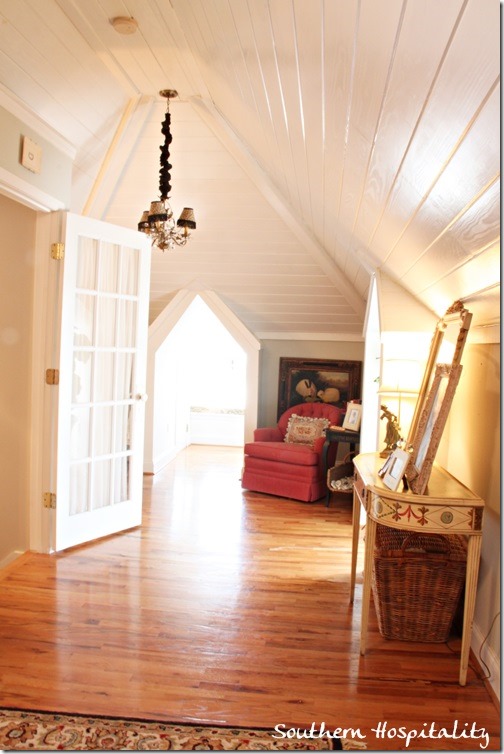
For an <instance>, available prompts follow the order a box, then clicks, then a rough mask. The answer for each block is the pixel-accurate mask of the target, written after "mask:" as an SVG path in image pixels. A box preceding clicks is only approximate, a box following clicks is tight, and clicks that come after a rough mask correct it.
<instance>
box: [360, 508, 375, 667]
mask: <svg viewBox="0 0 504 754" xmlns="http://www.w3.org/2000/svg"><path fill="white" fill-rule="evenodd" d="M375 539H376V521H373V519H371V518H369V517H368V519H367V521H366V549H365V551H364V584H363V587H362V617H361V640H360V653H361V655H364V654H366V638H367V631H368V622H369V607H370V601H371V578H372V572H373V558H374V546H375Z"/></svg>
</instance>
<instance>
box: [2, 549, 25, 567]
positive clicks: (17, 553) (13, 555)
mask: <svg viewBox="0 0 504 754" xmlns="http://www.w3.org/2000/svg"><path fill="white" fill-rule="evenodd" d="M25 552H26V550H13V551H12V552H11V553H9V554H8V555H7V556H6V557H5V558H3V559H2V560H0V569H2V568H6V567H7V566H8V565H10V564H11V563H12V562H13V561H14V560H16V559H17V558H20V557H21V555H24V554H25Z"/></svg>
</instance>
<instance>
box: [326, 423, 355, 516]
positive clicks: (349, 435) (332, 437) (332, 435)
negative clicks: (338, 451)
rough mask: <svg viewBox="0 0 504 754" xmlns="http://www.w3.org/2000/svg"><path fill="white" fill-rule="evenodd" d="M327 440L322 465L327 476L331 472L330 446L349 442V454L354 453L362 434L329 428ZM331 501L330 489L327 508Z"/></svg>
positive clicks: (341, 428) (338, 428)
mask: <svg viewBox="0 0 504 754" xmlns="http://www.w3.org/2000/svg"><path fill="white" fill-rule="evenodd" d="M325 438H326V439H325V443H324V447H323V448H322V464H323V467H324V469H325V471H326V474H327V472H328V470H329V469H328V463H327V453H328V451H329V447H330V445H331V444H332V443H333V442H337V443H340V442H347V443H348V444H349V452H350V453H353V452H354V450H355V448H356V447H357V445H358V444H359V443H360V432H354V431H352V430H350V429H343V427H328V428H327V429H326V433H325ZM330 500H331V491H330V490H329V488H328V490H327V496H326V507H327V506H328V505H329V502H330Z"/></svg>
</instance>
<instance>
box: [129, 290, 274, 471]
mask: <svg viewBox="0 0 504 754" xmlns="http://www.w3.org/2000/svg"><path fill="white" fill-rule="evenodd" d="M196 296H199V297H200V298H201V299H202V300H203V301H204V302H205V304H206V305H207V306H208V307H209V309H211V311H212V312H213V313H214V314H215V316H216V317H217V318H218V319H219V321H220V322H221V324H222V325H223V326H224V327H225V328H226V330H227V331H228V332H229V333H230V335H231V336H232V337H233V338H234V340H235V341H236V342H237V343H238V345H239V346H241V348H243V350H244V351H245V353H246V355H247V370H246V382H247V384H246V402H245V426H244V442H249V441H250V440H252V439H253V434H254V429H255V428H256V427H257V418H258V404H259V401H258V394H259V350H260V348H261V343H260V341H259V340H257V338H256V337H255V336H254V335H252V333H251V332H250V330H248V329H247V328H246V327H245V325H244V324H243V322H241V321H240V320H239V319H238V317H237V316H236V315H235V314H233V312H232V311H231V310H230V309H229V307H228V306H226V304H224V302H223V301H222V300H221V299H220V298H219V296H218V295H217V294H216V293H215V292H214V291H204V290H202V291H193V290H181V291H178V292H177V293H176V295H175V296H174V297H173V299H172V300H171V301H170V303H169V304H167V306H166V307H165V308H164V309H163V311H162V312H161V314H160V315H159V316H158V317H157V318H156V319H155V320H154V322H153V323H152V324H151V325H150V327H149V340H148V347H147V393H148V395H149V400H148V401H147V405H146V416H145V445H144V449H145V451H144V472H145V473H146V474H155V473H156V472H157V471H159V469H160V468H162V466H163V465H164V464H165V463H166V462H167V460H170V458H169V457H166V456H163V458H162V459H160V458H156V457H154V445H153V438H154V424H155V410H154V405H155V400H154V385H155V371H156V352H157V351H158V349H159V348H160V347H161V346H162V345H163V343H164V341H165V340H166V338H167V337H168V335H169V334H170V332H171V331H172V329H173V328H174V327H175V325H176V324H177V322H178V321H179V319H180V317H181V316H182V315H183V314H184V312H185V311H186V309H188V307H189V306H190V305H191V303H192V302H193V301H194V299H195V298H196Z"/></svg>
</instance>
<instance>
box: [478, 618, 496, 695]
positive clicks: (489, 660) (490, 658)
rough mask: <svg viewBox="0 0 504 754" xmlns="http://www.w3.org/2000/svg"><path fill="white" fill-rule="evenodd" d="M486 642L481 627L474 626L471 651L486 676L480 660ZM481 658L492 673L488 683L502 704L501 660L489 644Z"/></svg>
mask: <svg viewBox="0 0 504 754" xmlns="http://www.w3.org/2000/svg"><path fill="white" fill-rule="evenodd" d="M484 640H485V636H484V634H483V633H482V631H481V630H480V628H479V626H476V625H473V630H472V640H471V649H472V651H473V654H474V657H475V658H476V662H477V663H478V665H480V667H481V671H482V673H483V674H484V675H486V669H485V667H484V665H481V660H480V647H481V645H482V644H483V642H484ZM481 657H482V659H483V660H484V662H485V664H486V665H487V667H488V670H489V671H490V678H489V679H488V683H489V684H490V686H491V687H492V690H493V692H494V694H495V696H496V697H497V699H498V700H499V702H500V676H501V673H500V659H499V657H497V655H496V654H495V652H494V650H493V649H492V648H491V647H489V646H488V645H487V644H485V645H484V647H483V649H482V650H481Z"/></svg>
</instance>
